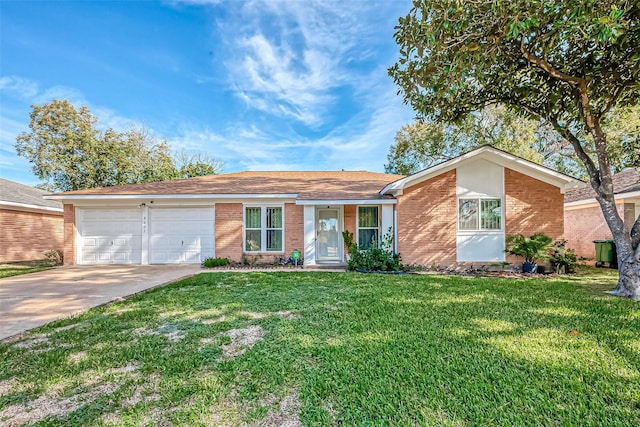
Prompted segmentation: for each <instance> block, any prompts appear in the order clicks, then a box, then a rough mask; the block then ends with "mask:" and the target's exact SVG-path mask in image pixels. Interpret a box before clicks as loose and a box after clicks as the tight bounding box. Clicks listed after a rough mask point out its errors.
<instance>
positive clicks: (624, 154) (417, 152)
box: [384, 105, 640, 180]
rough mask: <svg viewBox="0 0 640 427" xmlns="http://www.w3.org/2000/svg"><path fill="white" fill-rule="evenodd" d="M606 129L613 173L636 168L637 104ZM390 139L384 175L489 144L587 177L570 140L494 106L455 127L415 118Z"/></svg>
mask: <svg viewBox="0 0 640 427" xmlns="http://www.w3.org/2000/svg"><path fill="white" fill-rule="evenodd" d="M604 129H605V131H606V133H607V136H608V139H607V142H608V148H609V154H610V158H611V167H612V168H613V170H614V172H620V171H622V170H623V169H625V168H628V167H640V106H634V107H632V108H626V109H621V110H614V111H612V113H611V115H610V117H608V118H607V121H606V123H605V125H604ZM579 136H580V138H587V139H588V138H589V137H588V135H583V134H580V135H579ZM394 141H395V142H394V144H392V145H391V146H390V147H389V153H388V154H387V163H386V164H385V165H384V167H385V171H386V172H387V173H397V174H401V175H410V174H412V173H415V172H418V171H420V170H422V169H425V168H428V167H430V166H433V165H435V164H438V163H441V162H443V161H446V160H450V159H452V158H454V157H457V156H459V155H461V154H463V153H465V152H467V151H470V150H472V149H474V148H477V147H479V146H481V145H486V144H488V145H492V146H494V147H496V148H499V149H501V150H504V151H507V152H509V153H511V154H515V155H516V156H519V157H522V158H525V159H527V160H530V161H532V162H536V163H540V164H543V165H545V166H548V167H550V168H553V169H555V170H557V171H560V172H563V173H566V174H568V175H571V176H574V177H576V178H580V179H585V180H588V179H589V176H588V175H587V172H586V170H585V168H584V166H583V164H582V163H580V162H579V161H578V159H577V157H576V155H575V152H574V151H573V149H572V148H571V144H570V143H569V141H567V140H566V139H564V138H562V137H561V136H560V135H559V134H558V133H557V132H556V131H555V130H554V129H553V128H552V127H551V126H550V125H549V123H547V122H545V121H539V120H533V119H530V118H528V117H522V115H518V114H516V113H514V112H513V111H509V110H507V109H505V108H504V107H501V106H496V105H490V106H487V107H485V108H484V109H483V110H481V111H479V112H472V113H471V114H469V115H467V116H466V117H464V118H463V119H462V120H459V121H458V122H455V123H443V122H441V121H434V120H428V119H426V120H416V121H415V122H414V123H410V124H407V125H405V126H403V127H402V128H401V129H400V130H398V132H397V133H396V136H395V137H394Z"/></svg>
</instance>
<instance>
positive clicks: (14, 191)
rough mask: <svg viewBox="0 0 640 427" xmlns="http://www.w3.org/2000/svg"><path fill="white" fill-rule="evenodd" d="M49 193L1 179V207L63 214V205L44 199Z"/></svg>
mask: <svg viewBox="0 0 640 427" xmlns="http://www.w3.org/2000/svg"><path fill="white" fill-rule="evenodd" d="M45 194H48V192H47V191H44V190H40V189H38V188H35V187H29V186H28V185H24V184H20V183H17V182H13V181H9V180H7V179H4V178H0V207H12V208H14V209H17V208H24V209H40V210H46V211H56V212H62V210H63V209H62V203H60V202H57V201H55V200H45V199H43V198H42V196H44V195H45Z"/></svg>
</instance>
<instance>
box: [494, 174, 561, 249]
mask: <svg viewBox="0 0 640 427" xmlns="http://www.w3.org/2000/svg"><path fill="white" fill-rule="evenodd" d="M504 192H505V234H506V235H507V236H509V235H512V234H518V233H521V234H524V235H525V236H530V235H532V234H534V233H538V232H543V233H544V234H546V235H547V236H549V237H551V238H552V239H553V240H558V239H561V238H562V236H563V235H564V214H563V210H564V195H563V194H562V193H560V189H559V188H558V187H555V186H553V185H551V184H547V183H545V182H542V181H539V180H537V179H535V178H531V177H529V176H527V175H523V174H521V173H519V172H516V171H514V170H511V169H508V168H505V169H504Z"/></svg>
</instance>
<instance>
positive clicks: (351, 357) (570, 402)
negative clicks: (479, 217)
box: [0, 272, 640, 426]
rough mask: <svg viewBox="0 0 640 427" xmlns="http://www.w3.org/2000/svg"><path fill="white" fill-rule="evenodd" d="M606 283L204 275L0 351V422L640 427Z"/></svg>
mask: <svg viewBox="0 0 640 427" xmlns="http://www.w3.org/2000/svg"><path fill="white" fill-rule="evenodd" d="M614 280H615V277H614V276H613V275H602V274H596V275H591V276H582V277H578V278H575V277H564V278H561V279H553V278H544V279H525V280H514V279H499V278H468V277H458V276H432V275H399V276H394V275H373V274H371V275H366V274H342V273H309V272H298V273H288V272H281V273H258V272H254V273H204V274H200V275H198V276H196V277H193V278H190V279H187V280H183V281H181V282H178V283H175V284H172V285H169V286H166V287H164V288H159V289H156V290H153V291H150V292H147V293H145V294H141V295H138V296H136V297H133V298H131V299H129V300H126V301H123V302H120V303H117V304H113V305H110V306H107V307H101V308H98V309H94V310H91V311H90V312H89V313H86V314H84V315H82V316H79V317H77V318H74V319H67V320H64V321H59V322H56V323H53V324H50V325H49V326H46V327H42V328H39V329H38V330H36V331H34V332H33V333H31V334H29V335H28V336H25V337H23V338H22V339H21V341H19V342H15V343H12V344H6V343H4V344H0V424H3V425H9V426H11V425H20V424H22V423H25V424H32V423H37V424H38V425H49V424H55V423H58V424H64V425H78V426H80V425H189V426H195V425H214V426H217V425H241V424H244V425H272V426H279V425H288V426H298V425H341V424H345V425H369V426H374V425H375V426H378V425H434V426H440V425H450V426H457V425H504V426H513V425H581V426H582V425H594V426H600V425H615V426H624V425H627V426H637V425H639V424H640V305H639V304H638V303H634V302H632V301H630V300H626V299H621V298H614V297H609V296H607V295H605V294H604V293H603V292H602V291H603V290H610V289H612V288H613V286H614Z"/></svg>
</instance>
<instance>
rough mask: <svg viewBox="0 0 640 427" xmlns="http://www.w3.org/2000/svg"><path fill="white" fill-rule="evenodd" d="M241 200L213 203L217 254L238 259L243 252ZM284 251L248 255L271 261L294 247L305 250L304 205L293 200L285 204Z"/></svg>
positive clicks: (232, 259) (289, 252)
mask: <svg viewBox="0 0 640 427" xmlns="http://www.w3.org/2000/svg"><path fill="white" fill-rule="evenodd" d="M242 210H243V204H242V203H216V228H215V231H216V256H217V257H220V258H229V260H230V261H236V262H239V261H241V260H242V255H243V253H244V250H243V243H244V236H243V235H242V233H243V223H242V217H243V212H242ZM284 239H285V240H284V250H285V252H261V253H255V252H252V253H250V254H247V256H248V257H258V259H257V261H258V262H266V263H271V262H272V261H273V259H274V257H282V256H289V255H291V252H292V251H293V250H294V249H298V250H299V251H300V252H303V251H304V206H301V205H296V204H294V203H285V205H284Z"/></svg>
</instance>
